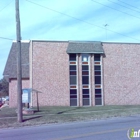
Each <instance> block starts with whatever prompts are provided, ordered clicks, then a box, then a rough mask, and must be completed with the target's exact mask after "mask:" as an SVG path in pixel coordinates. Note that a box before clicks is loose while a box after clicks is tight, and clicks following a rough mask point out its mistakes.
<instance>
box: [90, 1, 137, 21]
mask: <svg viewBox="0 0 140 140" xmlns="http://www.w3.org/2000/svg"><path fill="white" fill-rule="evenodd" d="M91 1H93V2H95V3H98V4H100V5H103V6H105V7H108V8H110V9H113V10H116V11H119V12H121V13H124V14H126V15H129V16H131V17H135V18H138V19H140V17H137V16H134V15H131V14H128V13H126V12H123V11H120V10H118V9H115V8H113V7H110V6H108V5H105V4H103V3H100V2H97V1H95V0H91Z"/></svg>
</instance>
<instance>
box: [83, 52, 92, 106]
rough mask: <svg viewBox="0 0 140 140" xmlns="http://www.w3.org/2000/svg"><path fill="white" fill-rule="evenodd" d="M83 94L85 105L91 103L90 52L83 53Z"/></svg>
mask: <svg viewBox="0 0 140 140" xmlns="http://www.w3.org/2000/svg"><path fill="white" fill-rule="evenodd" d="M82 94H83V106H88V105H90V92H89V54H82Z"/></svg>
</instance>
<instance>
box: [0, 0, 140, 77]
mask: <svg viewBox="0 0 140 140" xmlns="http://www.w3.org/2000/svg"><path fill="white" fill-rule="evenodd" d="M19 1H20V21H21V36H22V39H23V40H30V39H37V40H89V41H103V42H105V41H106V42H134V43H139V42H140V1H139V0H127V1H126V0H19ZM106 25H107V26H106ZM2 37H3V38H8V39H11V40H8V39H2ZM15 39H16V22H15V0H0V64H1V65H0V78H2V77H3V75H2V74H3V71H4V67H5V64H6V61H7V58H8V54H9V51H10V48H11V45H12V40H15ZM15 55H16V54H15Z"/></svg>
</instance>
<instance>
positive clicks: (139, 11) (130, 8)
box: [108, 0, 140, 13]
mask: <svg viewBox="0 0 140 140" xmlns="http://www.w3.org/2000/svg"><path fill="white" fill-rule="evenodd" d="M108 1H109V2H112V3H114V4H117V5H120V6H122V7H125V8H127V9H130V10H132V11H135V12H138V13H140V11H138V10H134V9H133V8H129V7H127V6H124V5H122V4H119V3H117V2H114V1H111V0H108Z"/></svg>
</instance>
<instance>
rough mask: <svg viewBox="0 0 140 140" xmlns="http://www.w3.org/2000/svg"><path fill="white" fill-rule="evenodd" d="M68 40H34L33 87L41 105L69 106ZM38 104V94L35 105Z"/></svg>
mask: <svg viewBox="0 0 140 140" xmlns="http://www.w3.org/2000/svg"><path fill="white" fill-rule="evenodd" d="M67 46H68V42H35V41H33V57H32V67H33V71H32V74H33V77H32V78H33V85H32V87H33V89H36V90H38V91H40V92H41V93H39V94H38V97H39V105H41V106H45V105H47V106H69V105H70V101H69V100H70V96H69V55H68V54H67V53H66V49H67ZM35 105H36V94H34V97H33V106H35Z"/></svg>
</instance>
